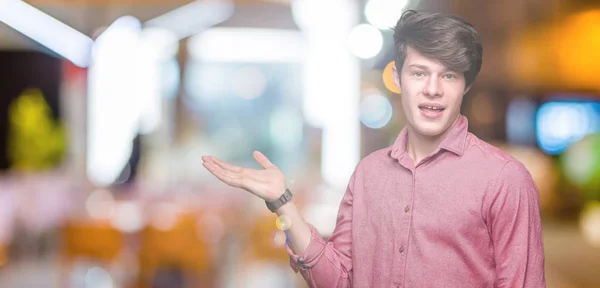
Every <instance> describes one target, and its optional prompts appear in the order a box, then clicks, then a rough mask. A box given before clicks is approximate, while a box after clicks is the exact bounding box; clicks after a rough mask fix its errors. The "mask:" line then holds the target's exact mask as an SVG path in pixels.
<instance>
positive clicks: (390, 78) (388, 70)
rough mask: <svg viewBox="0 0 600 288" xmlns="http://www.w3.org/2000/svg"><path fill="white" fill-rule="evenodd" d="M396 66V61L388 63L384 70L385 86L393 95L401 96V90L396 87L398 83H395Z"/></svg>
mask: <svg viewBox="0 0 600 288" xmlns="http://www.w3.org/2000/svg"><path fill="white" fill-rule="evenodd" d="M395 65H396V61H392V62H390V63H388V64H387V65H386V66H385V68H384V69H383V75H382V77H383V85H385V88H387V89H388V90H390V91H391V92H393V93H396V94H400V89H398V86H396V83H394V70H393V68H394V66H395Z"/></svg>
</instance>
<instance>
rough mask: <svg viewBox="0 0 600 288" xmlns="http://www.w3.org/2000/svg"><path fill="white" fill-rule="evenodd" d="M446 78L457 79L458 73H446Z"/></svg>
mask: <svg viewBox="0 0 600 288" xmlns="http://www.w3.org/2000/svg"><path fill="white" fill-rule="evenodd" d="M444 78H445V79H448V80H452V79H456V75H454V74H446V75H444Z"/></svg>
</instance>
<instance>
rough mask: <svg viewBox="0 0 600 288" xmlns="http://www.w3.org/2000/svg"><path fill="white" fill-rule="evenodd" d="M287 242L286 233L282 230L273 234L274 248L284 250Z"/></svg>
mask: <svg viewBox="0 0 600 288" xmlns="http://www.w3.org/2000/svg"><path fill="white" fill-rule="evenodd" d="M285 241H286V237H285V232H283V231H282V230H275V231H273V233H272V234H271V243H272V244H273V246H275V247H277V248H284V247H285Z"/></svg>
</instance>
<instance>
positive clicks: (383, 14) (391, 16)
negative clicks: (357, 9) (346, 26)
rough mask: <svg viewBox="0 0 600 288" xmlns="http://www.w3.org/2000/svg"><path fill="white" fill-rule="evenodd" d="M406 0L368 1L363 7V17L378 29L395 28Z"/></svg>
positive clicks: (406, 2)
mask: <svg viewBox="0 0 600 288" xmlns="http://www.w3.org/2000/svg"><path fill="white" fill-rule="evenodd" d="M407 4H408V0H370V1H369V2H367V5H366V6H365V16H366V17H367V21H369V23H371V25H373V26H375V27H377V28H379V29H390V28H393V27H394V26H396V23H397V22H398V19H400V16H402V13H403V12H404V9H405V8H406V6H407Z"/></svg>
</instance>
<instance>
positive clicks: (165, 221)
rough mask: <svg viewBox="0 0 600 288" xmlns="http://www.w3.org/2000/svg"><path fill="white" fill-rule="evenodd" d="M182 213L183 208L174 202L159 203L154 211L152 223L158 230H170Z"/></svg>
mask: <svg viewBox="0 0 600 288" xmlns="http://www.w3.org/2000/svg"><path fill="white" fill-rule="evenodd" d="M180 213H181V208H180V207H179V206H177V205H176V204H174V203H158V204H157V205H155V207H154V209H153V211H152V216H151V222H150V225H152V227H154V228H156V229H158V230H161V231H168V230H170V229H173V227H174V226H175V224H177V221H178V219H179V214H180Z"/></svg>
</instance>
